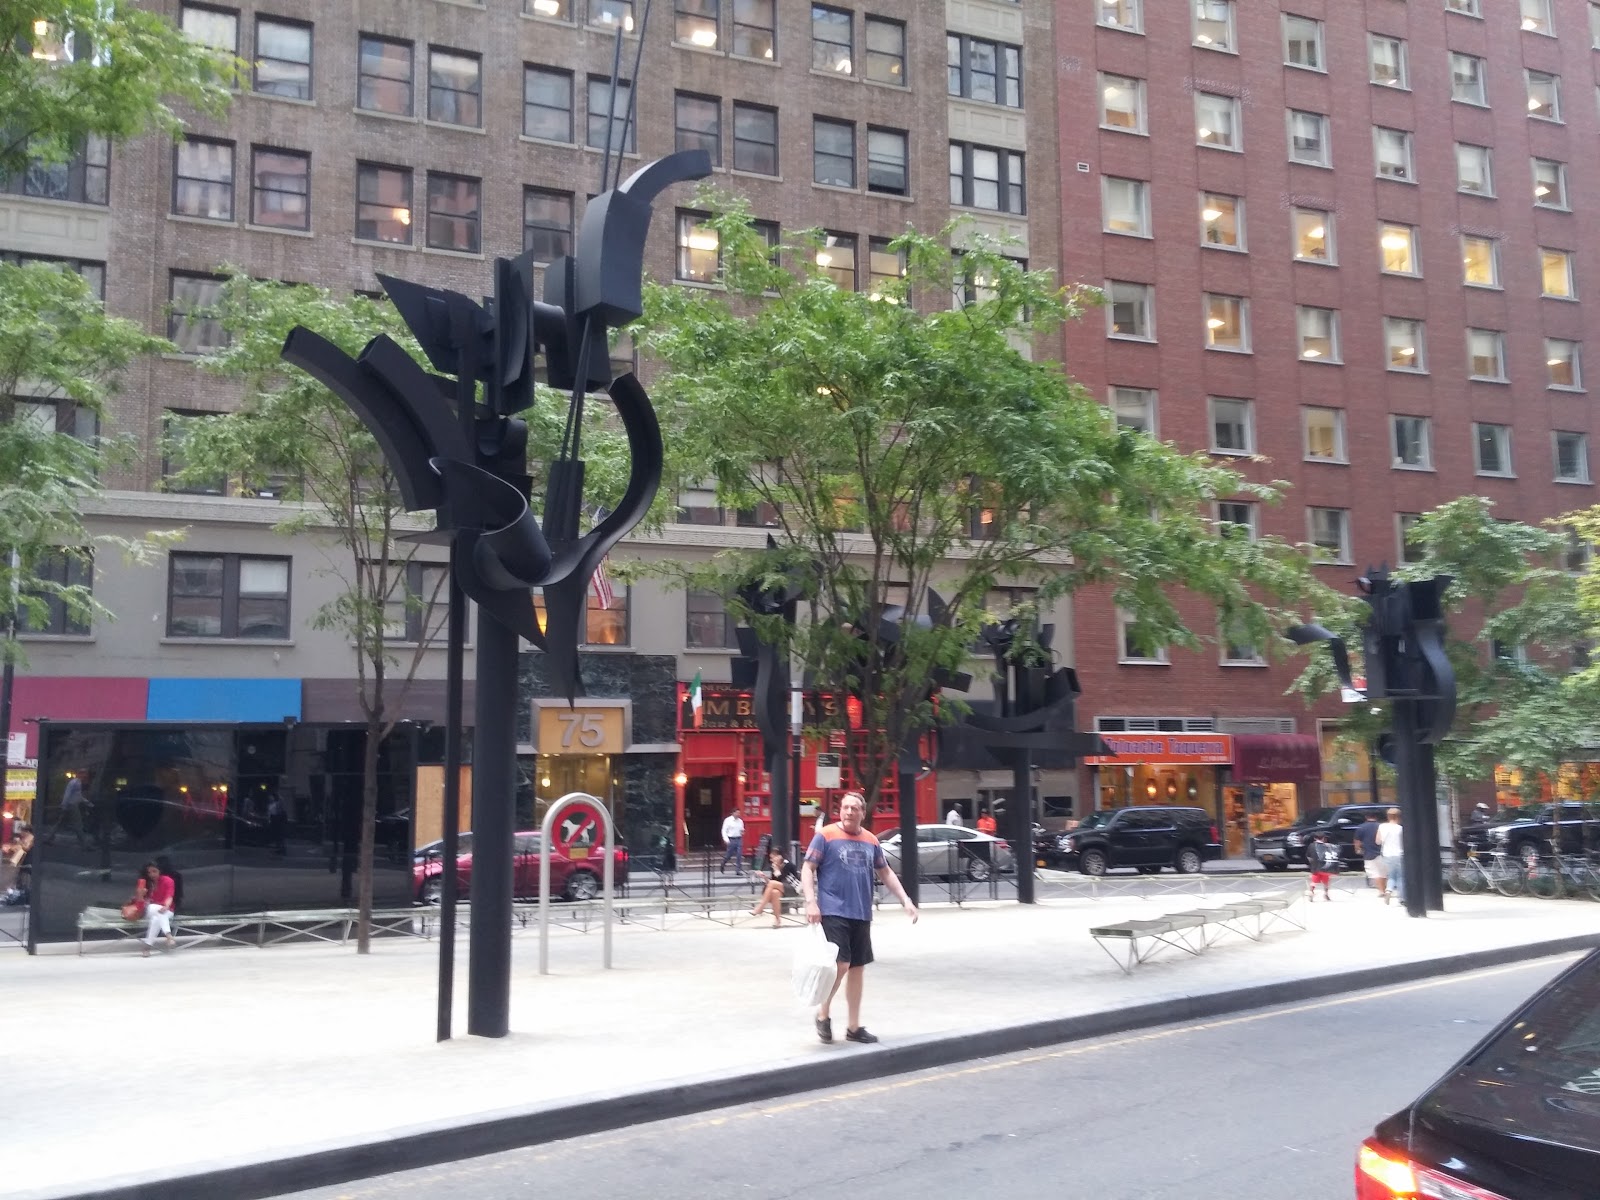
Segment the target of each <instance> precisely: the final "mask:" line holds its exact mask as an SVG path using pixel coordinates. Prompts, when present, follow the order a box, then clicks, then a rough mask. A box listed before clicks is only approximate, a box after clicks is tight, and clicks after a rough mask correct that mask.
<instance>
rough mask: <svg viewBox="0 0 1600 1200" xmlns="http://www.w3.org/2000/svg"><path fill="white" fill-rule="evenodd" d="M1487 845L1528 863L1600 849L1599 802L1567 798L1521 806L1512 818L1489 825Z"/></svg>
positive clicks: (1531, 864)
mask: <svg viewBox="0 0 1600 1200" xmlns="http://www.w3.org/2000/svg"><path fill="white" fill-rule="evenodd" d="M1489 848H1490V849H1491V850H1507V851H1510V852H1511V853H1512V854H1513V855H1515V856H1516V857H1517V858H1518V859H1520V860H1521V861H1522V863H1523V865H1524V866H1528V867H1533V866H1537V865H1538V864H1539V860H1540V859H1541V858H1549V857H1550V856H1551V855H1552V854H1582V853H1584V852H1585V851H1589V850H1595V849H1600V804H1579V803H1577V802H1575V801H1571V800H1568V801H1563V802H1561V803H1559V804H1545V805H1542V806H1541V807H1539V808H1537V809H1534V810H1532V811H1529V810H1526V809H1524V810H1522V811H1521V812H1519V813H1518V814H1517V816H1516V817H1515V818H1514V819H1513V820H1510V821H1505V822H1497V823H1495V824H1492V825H1490V826H1489Z"/></svg>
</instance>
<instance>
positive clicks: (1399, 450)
mask: <svg viewBox="0 0 1600 1200" xmlns="http://www.w3.org/2000/svg"><path fill="white" fill-rule="evenodd" d="M1389 430H1390V439H1389V440H1390V448H1391V449H1392V450H1393V452H1394V462H1393V464H1392V465H1393V466H1394V467H1395V469H1396V470H1406V471H1431V470H1433V441H1432V429H1431V426H1430V423H1429V421H1428V418H1427V417H1400V416H1394V417H1390V418H1389Z"/></svg>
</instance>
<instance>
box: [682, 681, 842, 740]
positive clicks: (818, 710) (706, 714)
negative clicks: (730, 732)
mask: <svg viewBox="0 0 1600 1200" xmlns="http://www.w3.org/2000/svg"><path fill="white" fill-rule="evenodd" d="M701 699H702V700H703V701H704V703H703V705H702V707H701V710H700V726H699V727H700V728H701V729H721V730H727V729H755V728H756V710H755V705H754V702H753V701H752V700H751V698H750V693H749V692H746V691H742V690H740V689H739V688H730V687H717V686H715V685H713V684H705V685H704V686H702V688H701ZM838 713H839V701H838V700H837V698H835V697H833V696H821V695H818V694H817V693H815V692H807V693H806V694H805V723H806V724H807V725H811V726H815V725H821V724H824V723H825V722H827V721H829V720H831V719H834V718H835V717H837V715H838ZM678 719H679V722H680V726H681V728H682V729H684V730H685V731H686V732H688V731H693V730H694V728H695V723H694V708H693V706H692V705H691V704H690V702H689V696H688V694H687V693H685V695H684V697H683V702H682V703H681V704H680V705H679V706H678Z"/></svg>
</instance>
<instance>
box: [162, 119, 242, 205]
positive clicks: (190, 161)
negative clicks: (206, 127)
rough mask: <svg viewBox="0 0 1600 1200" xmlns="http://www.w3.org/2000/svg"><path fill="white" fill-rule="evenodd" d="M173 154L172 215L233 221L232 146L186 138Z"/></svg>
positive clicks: (229, 143) (208, 139) (231, 144)
mask: <svg viewBox="0 0 1600 1200" xmlns="http://www.w3.org/2000/svg"><path fill="white" fill-rule="evenodd" d="M172 153H173V157H172V211H173V212H175V213H177V214H179V215H180V216H185V217H204V218H206V219H207V220H211V221H231V220H233V143H232V142H218V141H213V140H211V139H210V138H197V137H186V138H184V139H183V141H181V142H179V143H178V144H177V145H176V146H175V147H173V152H172Z"/></svg>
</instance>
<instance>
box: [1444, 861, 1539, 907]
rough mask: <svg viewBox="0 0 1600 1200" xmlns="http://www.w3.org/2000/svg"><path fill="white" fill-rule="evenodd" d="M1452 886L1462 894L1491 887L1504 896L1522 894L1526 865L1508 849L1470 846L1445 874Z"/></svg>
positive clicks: (1525, 882)
mask: <svg viewBox="0 0 1600 1200" xmlns="http://www.w3.org/2000/svg"><path fill="white" fill-rule="evenodd" d="M1445 881H1446V882H1447V883H1448V884H1449V885H1450V890H1451V891H1452V892H1456V893H1458V894H1459V895H1462V896H1472V895H1476V894H1477V893H1478V892H1484V891H1488V890H1490V889H1491V888H1492V889H1493V890H1494V891H1497V892H1499V893H1500V894H1501V895H1502V896H1520V895H1522V890H1523V888H1524V887H1525V886H1526V885H1527V872H1526V870H1525V869H1524V868H1523V865H1522V864H1521V863H1520V862H1518V861H1517V860H1516V859H1515V858H1513V857H1512V856H1511V855H1509V854H1507V853H1506V852H1505V851H1504V850H1494V851H1480V850H1468V851H1467V853H1466V855H1465V856H1464V857H1458V858H1457V859H1456V860H1455V862H1453V863H1451V864H1450V870H1449V872H1448V873H1447V874H1446V875H1445Z"/></svg>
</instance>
